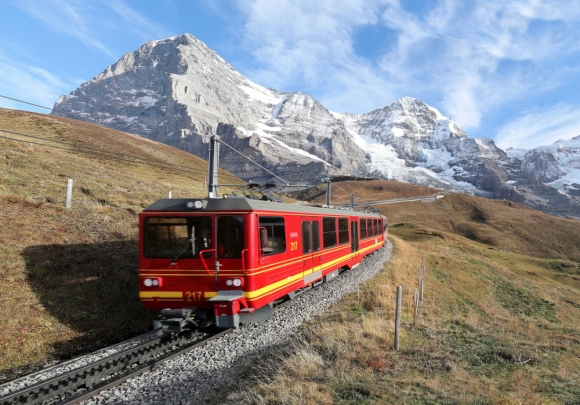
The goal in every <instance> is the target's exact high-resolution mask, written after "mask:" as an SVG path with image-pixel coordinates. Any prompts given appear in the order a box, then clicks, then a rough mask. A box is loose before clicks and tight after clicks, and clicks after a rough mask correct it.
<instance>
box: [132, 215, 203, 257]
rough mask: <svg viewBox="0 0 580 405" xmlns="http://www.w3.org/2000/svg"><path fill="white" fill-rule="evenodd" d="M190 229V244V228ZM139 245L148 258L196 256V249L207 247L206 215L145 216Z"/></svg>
mask: <svg viewBox="0 0 580 405" xmlns="http://www.w3.org/2000/svg"><path fill="white" fill-rule="evenodd" d="M192 230H193V231H194V232H195V233H194V238H193V239H194V242H195V244H194V247H195V249H192V246H191V239H192V238H191V231H192ZM143 236H144V240H143V248H144V254H145V257H148V258H171V259H174V258H175V257H177V256H179V258H193V257H199V252H200V251H201V250H204V249H211V239H212V236H211V218H210V217H187V218H186V217H173V218H171V217H148V218H145V229H144V234H143Z"/></svg>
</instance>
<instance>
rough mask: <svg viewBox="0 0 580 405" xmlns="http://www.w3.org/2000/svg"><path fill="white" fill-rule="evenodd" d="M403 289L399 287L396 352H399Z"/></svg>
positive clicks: (396, 316)
mask: <svg viewBox="0 0 580 405" xmlns="http://www.w3.org/2000/svg"><path fill="white" fill-rule="evenodd" d="M402 296H403V287H402V286H397V306H396V309H395V350H396V351H399V329H400V327H401V303H402V301H403V298H402Z"/></svg>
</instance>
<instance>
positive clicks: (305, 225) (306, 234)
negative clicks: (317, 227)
mask: <svg viewBox="0 0 580 405" xmlns="http://www.w3.org/2000/svg"><path fill="white" fill-rule="evenodd" d="M302 252H303V253H304V254H306V253H310V222H308V221H302Z"/></svg>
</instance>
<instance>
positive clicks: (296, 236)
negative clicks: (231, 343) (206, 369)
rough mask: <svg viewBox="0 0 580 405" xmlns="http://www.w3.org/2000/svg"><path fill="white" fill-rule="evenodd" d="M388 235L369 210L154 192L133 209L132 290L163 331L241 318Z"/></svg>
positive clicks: (349, 265) (333, 271) (352, 264)
mask: <svg viewBox="0 0 580 405" xmlns="http://www.w3.org/2000/svg"><path fill="white" fill-rule="evenodd" d="M210 174H211V171H210ZM226 197H227V198H226ZM386 238H387V218H386V217H384V216H382V215H380V214H375V213H362V212H355V211H346V210H339V209H332V208H325V207H317V206H306V205H297V204H285V203H279V202H271V201H264V200H256V199H250V198H245V197H237V196H224V197H223V198H215V197H213V196H212V193H211V192H210V195H209V196H208V198H182V199H160V200H158V201H156V202H154V203H153V204H152V205H150V206H149V207H147V208H145V209H144V210H143V211H142V212H141V213H140V214H139V297H140V300H141V302H142V304H143V305H144V307H145V308H147V309H152V310H159V311H160V319H159V320H158V321H155V323H154V328H155V329H156V330H159V331H161V332H162V333H179V332H181V331H183V330H193V329H195V328H199V327H204V326H208V325H211V324H214V325H215V326H217V327H219V328H230V327H239V326H240V324H246V323H251V322H258V321H263V320H265V319H268V318H269V317H270V316H271V315H272V311H273V306H274V304H275V303H277V302H280V301H281V300H283V299H287V298H290V299H292V298H294V297H295V296H297V295H298V294H300V293H302V292H304V291H306V290H307V289H309V288H311V287H313V286H316V285H318V284H320V283H323V282H327V281H330V280H332V279H333V278H335V277H336V276H338V275H339V273H340V272H342V271H345V270H352V269H354V268H356V267H357V266H358V265H359V264H360V263H361V261H362V259H363V258H364V257H365V256H367V255H369V254H371V253H373V252H374V251H376V250H377V249H380V248H381V247H382V246H383V245H384V244H385V242H386Z"/></svg>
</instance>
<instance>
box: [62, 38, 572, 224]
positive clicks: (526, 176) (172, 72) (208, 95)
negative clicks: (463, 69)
mask: <svg viewBox="0 0 580 405" xmlns="http://www.w3.org/2000/svg"><path fill="white" fill-rule="evenodd" d="M54 109H55V112H53V113H54V114H57V115H68V114H73V115H74V116H75V117H77V118H81V119H87V120H91V121H97V122H100V123H101V124H103V125H106V126H109V127H112V128H115V129H117V130H121V131H125V132H129V133H134V134H138V135H141V136H144V137H146V138H149V139H152V140H155V141H159V142H163V143H166V144H169V145H171V146H175V147H177V148H180V149H183V150H185V151H188V152H190V153H193V154H195V155H197V156H200V157H203V158H207V156H208V142H209V138H210V137H211V136H212V135H218V136H219V137H220V140H221V141H222V147H221V158H220V159H221V167H222V168H224V169H226V170H228V171H229V172H231V173H234V174H235V175H237V176H239V177H241V178H243V179H245V180H247V181H254V182H271V181H274V182H276V183H277V184H279V185H282V184H285V183H289V184H309V183H317V182H319V181H321V180H322V179H324V178H326V177H332V176H337V175H350V176H377V177H383V178H388V179H392V180H399V181H403V182H408V183H414V184H419V185H426V186H430V187H437V188H443V189H448V190H453V191H461V192H467V193H470V194H475V195H480V196H485V197H489V198H505V199H510V200H514V201H518V202H523V203H526V204H528V205H530V206H532V207H534V208H537V209H541V210H543V211H546V212H551V213H557V214H559V215H572V216H580V197H579V196H578V195H577V194H575V193H576V191H575V190H577V188H576V186H572V184H576V183H577V182H570V181H567V182H566V183H565V184H567V187H564V183H557V184H556V183H554V182H558V181H560V180H561V179H562V178H564V177H566V174H567V173H568V171H567V170H568V169H567V168H565V167H564V166H562V165H561V164H560V163H559V162H562V164H564V163H563V160H557V159H556V158H554V155H553V153H552V152H551V151H547V150H546V151H544V152H542V151H539V150H538V152H537V153H536V154H535V155H533V154H530V155H529V156H528V154H527V153H524V154H522V153H519V155H518V153H515V154H514V155H513V156H510V155H509V154H507V153H506V152H504V151H503V150H501V149H500V148H498V147H497V146H496V145H495V144H494V142H493V141H491V140H489V139H486V138H479V139H477V138H469V137H467V135H466V134H465V133H464V132H463V131H462V130H461V128H460V127H459V125H457V124H456V123H455V122H453V121H452V120H451V119H450V118H448V117H445V116H444V115H442V114H441V113H440V112H439V111H438V110H437V109H435V108H433V107H430V106H428V105H427V104H425V103H423V102H422V101H420V100H418V99H414V98H411V97H404V98H402V99H400V100H398V101H396V102H394V103H393V104H391V105H390V106H387V107H385V108H382V109H377V110H375V111H371V112H369V113H366V114H362V115H356V114H348V113H336V112H331V111H329V110H327V109H326V108H325V107H324V106H323V105H322V104H320V103H319V102H318V101H316V100H315V99H313V98H312V97H309V96H308V95H306V94H303V93H300V92H280V91H276V90H273V89H267V88H265V87H262V86H260V85H258V84H256V83H253V82H252V81H250V80H249V79H247V78H246V77H244V76H243V75H242V74H240V73H239V72H237V71H236V70H235V69H234V68H233V67H232V66H231V65H229V64H228V63H227V62H226V61H225V60H224V59H222V58H221V57H220V56H219V55H217V54H216V53H215V52H214V51H212V50H211V49H209V48H208V47H207V46H206V45H205V44H204V43H203V42H201V41H199V40H198V39H196V38H195V37H193V36H191V35H189V34H184V35H181V36H176V37H172V38H168V39H165V40H159V41H152V42H148V43H146V44H144V45H143V46H141V47H140V48H139V49H138V50H136V51H135V52H132V53H128V54H126V55H124V56H123V57H122V58H121V59H120V60H119V61H118V62H117V63H115V64H114V65H112V66H109V67H108V68H107V69H105V71H104V72H102V73H101V74H99V75H98V76H96V77H95V78H93V79H91V80H89V81H88V82H86V83H83V84H82V85H81V86H80V87H79V88H78V89H76V90H75V91H74V92H72V93H71V94H70V95H68V96H64V95H63V96H61V97H60V98H59V100H58V101H57V102H56V104H55V106H54ZM567 150H568V149H567ZM574 150H575V151H576V152H573V153H576V155H574V156H578V154H577V152H578V149H574ZM530 153H531V152H530ZM558 153H559V152H558ZM516 155H517V156H516ZM532 155H533V156H532ZM558 156H560V155H558ZM248 158H250V159H251V160H253V161H254V162H255V163H257V164H254V163H252V162H251V161H250V160H248ZM555 159H556V160H555ZM568 161H575V162H577V161H578V159H576V160H574V158H569V159H568V160H567V162H568ZM566 164H568V163H566Z"/></svg>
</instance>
